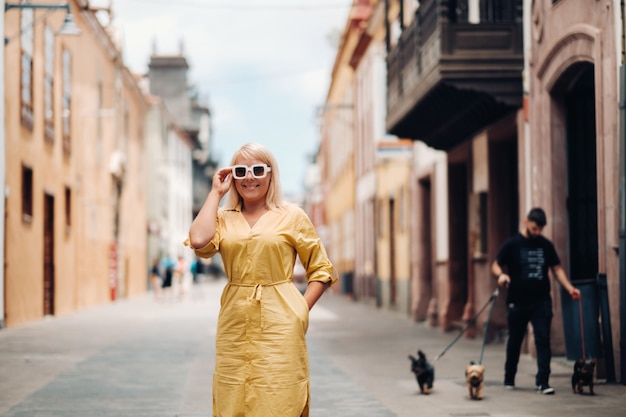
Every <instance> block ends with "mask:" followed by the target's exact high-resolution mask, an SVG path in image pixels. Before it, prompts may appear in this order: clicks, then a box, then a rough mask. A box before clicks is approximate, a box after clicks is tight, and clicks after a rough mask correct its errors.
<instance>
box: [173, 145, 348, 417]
mask: <svg viewBox="0 0 626 417" xmlns="http://www.w3.org/2000/svg"><path fill="white" fill-rule="evenodd" d="M224 196H226V198H225V201H224V204H223V206H221V207H220V202H221V200H222V198H223V197H224ZM185 243H186V244H187V245H189V246H190V247H191V248H192V249H194V251H195V254H196V255H197V256H199V257H203V258H209V257H211V256H213V255H215V254H217V253H219V254H220V255H221V257H222V261H223V263H224V271H225V273H226V276H227V278H228V282H227V283H226V285H225V287H224V290H223V293H222V296H221V308H220V312H219V318H218V325H217V334H216V361H215V373H214V376H213V415H214V416H228V417H230V416H247V417H276V416H280V417H307V416H308V415H309V406H310V386H309V361H308V352H307V346H306V338H305V335H306V331H307V328H308V324H309V311H310V310H311V308H313V306H314V305H315V303H316V302H317V301H318V299H319V298H320V297H321V296H322V294H323V293H324V291H325V290H326V289H327V288H328V286H329V285H331V284H332V283H333V282H335V281H336V280H337V278H336V275H335V273H334V270H333V266H332V264H331V262H330V261H329V259H328V256H327V254H326V250H325V249H324V246H323V245H322V243H321V240H320V238H319V236H318V235H317V232H316V231H315V228H314V226H313V224H312V223H311V221H310V219H309V218H308V216H307V215H306V213H305V212H304V211H303V210H302V209H301V208H300V207H298V206H296V205H293V204H289V203H286V202H284V200H283V196H282V192H281V186H280V177H279V171H278V165H277V163H276V160H275V158H274V156H273V155H272V154H271V153H270V151H269V150H268V149H267V148H265V147H264V146H262V145H259V144H254V143H249V144H246V145H243V146H242V147H240V148H239V149H238V150H237V151H236V152H235V153H234V155H233V158H232V161H231V166H229V167H225V168H221V169H219V170H218V171H217V173H216V174H215V175H214V177H213V184H212V189H211V191H210V192H209V195H208V196H207V198H206V200H205V202H204V204H203V206H202V208H201V210H200V212H199V213H198V215H197V216H196V218H195V219H194V221H193V223H192V224H191V227H190V230H189V239H188V240H187V241H186V242H185ZM296 256H298V257H299V258H300V260H301V261H302V264H303V266H304V269H305V270H306V279H307V281H308V286H307V288H306V291H305V292H304V294H302V293H300V291H298V289H297V288H296V286H295V285H294V284H293V283H292V277H293V270H294V263H295V261H296Z"/></svg>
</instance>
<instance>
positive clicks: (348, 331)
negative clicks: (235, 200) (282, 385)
mask: <svg viewBox="0 0 626 417" xmlns="http://www.w3.org/2000/svg"><path fill="white" fill-rule="evenodd" d="M223 285H224V281H223V280H211V281H209V282H206V283H203V284H199V285H196V286H194V287H193V288H192V291H191V292H190V293H189V294H188V296H187V298H186V299H184V300H182V301H168V302H156V301H155V300H154V299H153V297H152V295H151V294H146V295H143V296H140V297H136V298H133V299H130V300H121V301H117V302H115V303H112V304H107V305H103V306H98V307H94V308H89V309H84V310H81V311H78V312H74V313H71V314H68V315H65V316H61V317H54V318H46V319H43V320H39V321H36V322H32V323H29V324H26V325H23V326H19V327H15V328H9V329H3V330H0V416H1V417H101V416H102V417H104V416H106V417H207V416H211V415H212V410H211V384H212V381H211V378H212V373H213V358H214V342H215V339H214V336H215V333H214V332H215V326H216V320H217V311H218V303H219V295H220V292H221V288H222V287H223ZM455 336H456V334H455V333H442V332H441V331H440V330H439V329H433V328H429V327H427V326H425V325H423V324H418V323H413V322H411V321H410V320H407V319H406V318H405V317H403V316H400V315H398V314H395V313H390V312H385V311H381V310H378V309H376V308H375V307H372V306H369V305H366V304H362V303H356V302H353V301H351V300H349V299H348V298H346V297H344V296H341V295H337V294H334V293H330V292H329V293H327V294H326V295H324V297H323V298H322V299H321V300H320V302H319V303H318V305H316V307H315V308H314V309H313V311H312V312H311V317H310V326H309V332H308V336H307V337H308V343H309V355H310V363H311V395H312V409H311V417H357V416H358V417H394V416H396V417H413V416H416V415H420V416H425V417H543V416H550V417H551V416H553V415H554V414H555V413H559V414H567V413H576V415H594V416H607V417H608V416H623V415H625V411H624V407H625V404H626V387H625V386H623V385H621V384H607V383H603V382H602V381H598V382H597V383H596V392H597V395H595V396H590V395H577V394H573V393H572V390H571V385H570V378H571V365H570V364H569V363H567V362H566V361H564V360H563V359H562V358H554V360H553V366H552V368H553V369H552V372H553V373H552V377H551V385H552V386H553V387H554V388H555V389H556V390H557V394H556V395H553V396H542V395H539V394H537V393H536V392H535V391H534V387H533V383H534V372H535V363H534V360H533V358H531V357H529V356H524V357H522V359H521V361H520V367H519V371H518V378H517V385H518V388H517V389H516V390H513V391H506V390H504V389H503V388H502V386H501V382H502V381H501V380H502V369H503V363H504V345H502V344H492V345H488V346H487V347H486V349H485V353H484V360H483V363H484V365H485V367H486V376H485V397H484V399H483V400H482V401H473V400H469V399H468V398H467V391H466V388H465V382H464V369H465V365H466V364H467V363H469V361H470V360H478V358H479V356H480V349H481V341H480V340H478V339H476V340H472V339H466V338H461V339H459V341H458V342H457V343H456V344H455V345H454V346H452V347H451V348H450V349H449V350H448V351H447V352H446V353H445V355H443V356H442V357H441V358H440V359H439V360H437V361H435V360H434V358H435V357H436V355H437V354H439V353H441V352H442V350H443V349H444V348H445V347H446V346H447V345H448V344H449V343H450V342H451V341H452V340H453V339H454V337H455ZM417 349H421V350H422V351H424V352H425V353H426V354H427V356H428V357H429V359H430V360H431V362H433V364H434V366H435V386H434V390H433V392H432V394H431V395H421V394H419V393H418V389H417V384H416V381H415V378H414V376H413V374H412V373H411V372H410V370H409V367H410V362H409V360H408V358H407V356H408V355H409V354H415V351H416V350H417ZM277 417H281V416H277Z"/></svg>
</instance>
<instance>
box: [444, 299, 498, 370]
mask: <svg viewBox="0 0 626 417" xmlns="http://www.w3.org/2000/svg"><path fill="white" fill-rule="evenodd" d="M496 297H498V289H497V288H496V290H495V291H494V292H493V294H491V297H489V300H487V302H486V303H485V305H483V306H482V308H481V309H480V310H479V311H478V313H476V315H475V316H474V317H472V319H471V320H469V321H468V322H467V325H466V326H465V327H464V328H463V329H462V330H461V331H460V332H459V334H458V335H457V336H456V337H455V338H454V340H452V342H450V344H448V346H446V347H445V348H444V349H443V351H442V352H441V353H440V354H439V355H437V356H436V357H435V360H436V361H437V360H439V358H441V357H442V356H443V355H444V354H445V353H446V352H447V351H448V349H450V348H451V347H452V346H453V345H454V344H455V343H456V342H457V341H458V340H459V339H460V338H461V336H463V334H464V333H465V332H466V331H467V329H469V328H470V327H471V326H473V325H474V324H476V319H477V318H478V316H480V314H481V313H482V312H483V311H485V309H486V308H487V307H488V306H489V304H491V303H493V304H495V301H496ZM492 311H493V305H492V306H491V310H490V311H489V318H491V312H492ZM487 320H489V319H487ZM487 325H489V321H487ZM485 334H486V329H485ZM485 340H486V339H484V338H483V349H484V348H485ZM481 362H482V353H481Z"/></svg>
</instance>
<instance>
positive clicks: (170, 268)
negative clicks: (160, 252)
mask: <svg viewBox="0 0 626 417" xmlns="http://www.w3.org/2000/svg"><path fill="white" fill-rule="evenodd" d="M175 266H176V262H175V261H174V259H172V257H171V256H169V255H167V256H165V257H163V259H161V270H162V271H163V281H162V282H161V288H162V295H163V300H167V299H170V300H172V299H173V290H172V281H173V277H174V267H175Z"/></svg>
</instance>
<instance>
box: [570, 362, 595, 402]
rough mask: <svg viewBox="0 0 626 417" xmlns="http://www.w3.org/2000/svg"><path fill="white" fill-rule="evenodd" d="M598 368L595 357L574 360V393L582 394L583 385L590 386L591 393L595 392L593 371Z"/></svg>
mask: <svg viewBox="0 0 626 417" xmlns="http://www.w3.org/2000/svg"><path fill="white" fill-rule="evenodd" d="M595 369H596V360H595V359H587V360H585V359H582V358H581V359H578V360H577V361H576V362H574V374H573V375H572V391H573V392H574V394H576V393H578V394H582V393H583V387H585V386H588V387H589V394H590V395H595V393H594V392H593V373H594V371H595Z"/></svg>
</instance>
